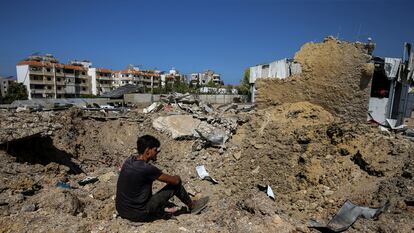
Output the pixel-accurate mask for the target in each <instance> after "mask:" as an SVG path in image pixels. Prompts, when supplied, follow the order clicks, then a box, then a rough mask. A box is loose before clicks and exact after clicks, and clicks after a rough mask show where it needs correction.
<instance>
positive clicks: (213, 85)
mask: <svg viewBox="0 0 414 233" xmlns="http://www.w3.org/2000/svg"><path fill="white" fill-rule="evenodd" d="M206 86H207V87H217V84H215V83H214V82H213V80H210V81H208V83H207V85H206Z"/></svg>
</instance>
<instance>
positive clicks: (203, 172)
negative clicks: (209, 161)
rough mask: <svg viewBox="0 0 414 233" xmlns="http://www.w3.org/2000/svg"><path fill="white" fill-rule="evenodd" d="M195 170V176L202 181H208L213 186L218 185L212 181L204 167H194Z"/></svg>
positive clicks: (215, 181)
mask: <svg viewBox="0 0 414 233" xmlns="http://www.w3.org/2000/svg"><path fill="white" fill-rule="evenodd" d="M196 170H197V174H198V176H199V177H200V178H201V179H202V180H208V181H210V182H211V183H213V184H218V181H217V180H215V179H213V178H212V177H211V176H210V175H209V174H208V172H207V170H206V168H205V167H204V165H200V166H197V167H196Z"/></svg>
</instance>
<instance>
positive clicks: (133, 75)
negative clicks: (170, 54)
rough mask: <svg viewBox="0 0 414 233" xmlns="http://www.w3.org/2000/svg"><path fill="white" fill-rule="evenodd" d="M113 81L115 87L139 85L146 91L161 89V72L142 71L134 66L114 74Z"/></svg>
mask: <svg viewBox="0 0 414 233" xmlns="http://www.w3.org/2000/svg"><path fill="white" fill-rule="evenodd" d="M113 80H114V81H113V86H114V87H121V86H124V85H126V84H133V85H137V86H138V87H141V88H143V89H144V90H146V89H150V88H160V87H161V74H160V72H159V71H152V70H141V69H139V68H138V67H133V66H128V67H127V68H126V69H124V70H119V71H115V72H113Z"/></svg>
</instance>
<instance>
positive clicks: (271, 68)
mask: <svg viewBox="0 0 414 233" xmlns="http://www.w3.org/2000/svg"><path fill="white" fill-rule="evenodd" d="M300 73H302V67H301V65H300V64H299V63H296V62H293V60H290V59H287V58H285V59H281V60H277V61H273V62H271V63H269V64H262V65H256V66H252V67H250V77H249V83H250V88H251V93H252V102H255V95H256V80H257V79H259V78H270V79H272V78H273V79H276V78H277V79H285V78H287V77H290V76H291V75H294V74H300Z"/></svg>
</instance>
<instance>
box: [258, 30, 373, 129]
mask: <svg viewBox="0 0 414 233" xmlns="http://www.w3.org/2000/svg"><path fill="white" fill-rule="evenodd" d="M370 59H371V56H369V55H367V51H366V50H365V48H364V46H363V45H362V44H358V43H348V42H344V41H339V40H336V39H334V38H330V37H329V38H327V39H326V40H325V41H324V42H322V43H307V44H305V45H304V46H303V47H302V48H301V49H300V50H299V51H298V52H297V53H296V55H295V57H294V60H295V61H297V62H299V63H300V64H301V65H302V74H300V75H296V76H293V77H291V78H288V79H286V80H278V79H267V80H266V79H259V80H258V82H257V89H258V91H257V104H258V106H259V107H261V108H266V107H267V106H269V105H274V104H280V103H294V102H300V101H309V102H311V103H314V104H317V105H320V106H322V107H323V108H325V109H326V110H327V111H329V112H330V113H332V114H333V115H335V116H339V117H341V118H343V119H345V120H347V121H359V122H363V121H365V120H366V112H367V110H368V100H369V94H370V81H371V78H372V75H373V72H374V65H373V64H372V63H371V62H370Z"/></svg>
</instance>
